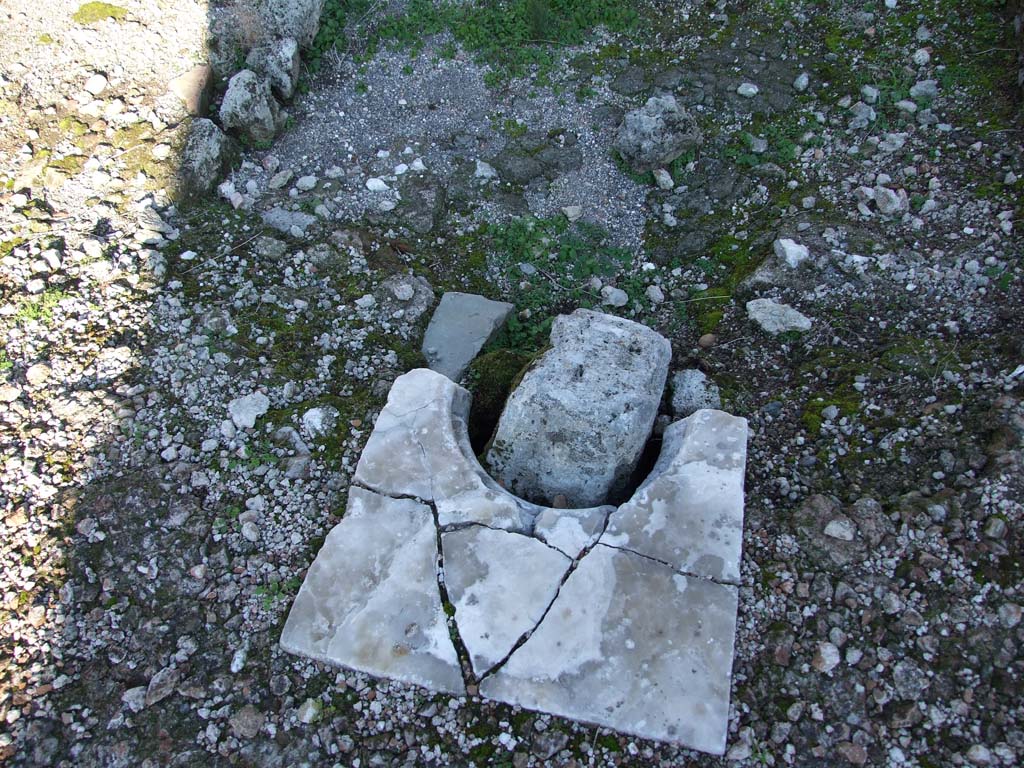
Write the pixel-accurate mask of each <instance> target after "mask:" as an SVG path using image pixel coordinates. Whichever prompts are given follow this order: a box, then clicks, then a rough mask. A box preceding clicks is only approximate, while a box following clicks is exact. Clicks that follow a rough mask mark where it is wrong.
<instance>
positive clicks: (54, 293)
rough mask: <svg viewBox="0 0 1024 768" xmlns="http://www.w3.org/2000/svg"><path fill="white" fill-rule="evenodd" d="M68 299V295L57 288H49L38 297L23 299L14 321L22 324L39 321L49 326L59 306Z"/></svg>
mask: <svg viewBox="0 0 1024 768" xmlns="http://www.w3.org/2000/svg"><path fill="white" fill-rule="evenodd" d="M66 298H68V294H66V293H64V291H61V290H58V289H56V288H49V289H47V290H45V291H43V292H42V293H41V294H39V295H38V296H31V297H27V298H23V299H22V301H21V307H20V308H19V309H18V311H17V313H15V315H14V319H15V320H17V321H18V322H21V323H27V322H31V321H33V320H38V321H40V322H42V323H44V324H48V323H49V322H50V321H51V320H53V311H54V310H55V309H56V308H57V305H58V304H60V302H61V300H62V299H66Z"/></svg>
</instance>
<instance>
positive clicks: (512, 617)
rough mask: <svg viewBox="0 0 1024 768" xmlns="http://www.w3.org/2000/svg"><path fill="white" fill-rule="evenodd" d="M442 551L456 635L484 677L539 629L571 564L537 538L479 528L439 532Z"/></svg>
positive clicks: (566, 558)
mask: <svg viewBox="0 0 1024 768" xmlns="http://www.w3.org/2000/svg"><path fill="white" fill-rule="evenodd" d="M441 549H442V550H443V552H444V575H445V585H446V586H447V588H448V598H449V599H450V600H451V601H452V605H454V606H455V621H456V623H457V624H458V627H459V636H460V637H461V638H462V642H463V643H465V645H466V650H468V651H469V658H470V661H471V662H472V664H473V671H474V672H475V673H476V674H477V675H483V674H484V673H486V672H487V671H488V670H490V669H491V668H492V667H493V666H494V665H495V664H497V663H498V662H500V661H501V660H502V659H504V658H505V657H506V656H507V655H508V653H509V651H511V650H512V647H513V646H514V645H515V644H516V642H517V641H518V640H519V638H520V637H522V635H524V634H525V633H526V632H528V631H530V630H532V629H533V628H534V627H536V626H537V624H538V623H539V622H540V620H541V618H542V617H543V616H544V612H545V611H546V610H547V608H548V606H549V605H551V601H552V600H554V599H555V594H556V593H557V592H558V587H559V585H560V584H561V583H562V578H563V577H564V576H565V573H566V571H568V569H569V565H570V563H571V561H570V560H569V558H568V557H566V556H565V555H563V554H562V553H561V552H556V551H555V550H554V549H552V548H551V547H549V546H547V545H546V544H543V543H541V542H540V541H538V540H537V539H534V538H531V537H529V536H522V535H520V534H518V533H509V532H507V531H496V530H494V529H491V528H483V527H481V526H478V525H474V526H470V527H469V528H463V529H461V530H457V531H452V532H451V533H445V534H442V535H441Z"/></svg>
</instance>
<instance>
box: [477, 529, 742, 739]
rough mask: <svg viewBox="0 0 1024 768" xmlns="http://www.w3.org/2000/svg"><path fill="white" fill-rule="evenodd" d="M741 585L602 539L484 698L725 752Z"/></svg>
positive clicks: (486, 685) (485, 686)
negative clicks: (687, 571)
mask: <svg viewBox="0 0 1024 768" xmlns="http://www.w3.org/2000/svg"><path fill="white" fill-rule="evenodd" d="M736 604H737V589H736V587H732V586H723V585H721V584H716V583H714V582H711V581H707V580H704V579H697V578H692V577H688V576H682V575H680V574H678V573H675V572H674V571H672V569H670V568H668V567H667V566H665V565H662V564H661V563H657V562H655V561H654V560H650V559H648V558H644V557H641V556H640V555H637V554H634V553H632V552H627V551H623V550H618V549H614V548H612V547H607V546H604V545H603V544H598V545H597V546H596V547H595V548H594V549H593V550H592V551H591V552H590V553H588V554H587V556H586V557H584V558H583V559H582V560H581V561H580V565H579V567H578V568H577V569H576V570H575V571H573V573H572V574H571V575H570V576H569V578H568V579H567V580H566V582H565V584H563V585H562V588H561V590H560V591H559V593H558V597H557V598H556V599H555V602H554V604H553V605H552V606H551V609H550V610H549V611H548V614H547V616H545V618H544V621H542V622H541V624H540V626H539V627H538V628H537V630H536V631H535V632H534V633H533V634H532V635H531V636H530V638H529V639H528V640H527V641H526V642H525V643H524V644H523V645H522V646H520V647H519V648H518V649H517V650H516V651H515V652H514V653H513V654H512V656H511V657H510V658H509V660H508V662H507V663H506V664H505V665H504V666H503V667H501V668H500V669H499V670H498V671H497V672H495V673H494V675H492V676H490V677H488V678H486V679H485V680H484V681H483V682H482V683H481V685H480V692H481V693H482V694H483V695H484V696H487V697H488V698H492V699H497V700H498V701H504V702H506V703H509V704H513V705H518V706H521V707H525V708H527V709H534V710H540V711H543V712H551V713H553V714H556V715H560V716H562V717H571V718H573V719H576V720H583V721H585V722H590V723H594V724H597V725H601V726H607V727H610V728H614V729H616V730H618V731H624V732H626V733H631V734H633V735H635V736H640V737H642V738H651V739H660V740H663V741H673V742H677V743H681V744H685V745H687V746H689V747H693V748H695V749H701V750H704V751H706V752H711V753H713V754H719V755H720V754H722V753H723V752H724V751H725V738H726V730H727V726H728V721H729V717H728V716H729V686H730V677H731V668H732V652H733V641H734V634H735V629H736Z"/></svg>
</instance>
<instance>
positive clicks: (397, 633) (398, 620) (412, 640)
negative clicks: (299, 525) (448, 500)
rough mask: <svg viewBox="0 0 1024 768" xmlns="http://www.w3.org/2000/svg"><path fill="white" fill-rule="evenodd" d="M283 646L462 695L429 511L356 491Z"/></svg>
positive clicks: (296, 607)
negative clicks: (440, 585)
mask: <svg viewBox="0 0 1024 768" xmlns="http://www.w3.org/2000/svg"><path fill="white" fill-rule="evenodd" d="M281 647H282V648H284V649H285V650H286V651H290V652H291V653H298V654H301V655H303V656H308V657H310V658H313V659H317V660H319V661H324V662H330V663H333V664H340V665H342V666H345V667H349V668H351V669H357V670H359V671H361V672H367V673H369V674H371V675H379V676H382V677H390V678H392V679H395V680H401V681H403V682H406V683H414V684H416V685H422V686H424V687H426V688H430V689H431V690H435V691H444V692H446V693H453V694H458V695H462V694H464V693H465V690H466V689H465V685H464V683H463V680H462V671H461V669H460V667H459V659H458V656H457V654H456V653H455V646H454V645H453V643H452V641H451V637H450V636H449V634H448V624H447V617H446V616H445V612H444V608H443V606H442V605H441V594H440V591H439V590H438V586H437V529H436V528H435V526H434V520H433V516H432V514H431V511H430V509H429V508H428V507H426V506H424V505H423V504H418V503H417V502H415V501H412V500H410V499H391V498H388V497H386V496H380V495H378V494H376V493H371V492H370V491H366V490H363V489H362V488H355V487H353V488H351V489H350V490H349V502H348V510H347V512H346V514H345V517H344V519H343V520H342V521H341V522H340V523H338V524H337V525H336V526H335V527H334V528H333V530H331V532H330V533H329V534H328V536H327V539H326V541H324V546H323V548H322V549H321V550H320V554H318V555H317V557H316V560H315V561H313V565H312V566H310V568H309V572H308V573H307V574H306V580H305V581H304V582H303V583H302V587H301V588H300V589H299V594H298V596H297V597H296V598H295V602H294V603H293V604H292V609H291V612H290V613H289V614H288V620H287V622H286V623H285V626H284V632H283V633H282V634H281Z"/></svg>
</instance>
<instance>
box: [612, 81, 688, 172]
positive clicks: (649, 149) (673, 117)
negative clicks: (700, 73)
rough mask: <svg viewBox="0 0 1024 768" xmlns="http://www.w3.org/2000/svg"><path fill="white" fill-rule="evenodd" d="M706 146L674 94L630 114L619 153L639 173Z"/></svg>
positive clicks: (618, 141)
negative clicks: (703, 145)
mask: <svg viewBox="0 0 1024 768" xmlns="http://www.w3.org/2000/svg"><path fill="white" fill-rule="evenodd" d="M703 142H704V134H703V133H702V132H701V130H700V128H699V127H697V123H696V121H695V120H694V119H693V117H692V116H691V115H690V113H689V112H687V111H686V110H685V109H684V108H682V107H680V106H679V104H677V103H676V100H675V97H674V96H672V95H671V94H667V95H663V96H652V97H651V98H650V99H648V100H647V103H646V104H644V106H643V107H641V108H639V109H634V110H632V111H631V112H627V113H626V116H625V117H624V118H623V121H622V126H621V127H620V128H619V134H618V137H617V139H616V141H615V149H616V150H617V151H618V152H619V154H620V155H622V159H623V160H625V161H626V163H627V164H629V166H630V168H632V169H633V170H634V171H636V172H637V173H646V172H647V171H653V170H654V169H655V168H661V167H662V166H666V165H668V164H669V163H671V162H672V161H673V160H675V159H676V158H677V157H679V156H680V155H682V154H683V153H684V152H687V151H689V150H691V149H696V148H697V147H699V146H700V145H701V144H702V143H703Z"/></svg>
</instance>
